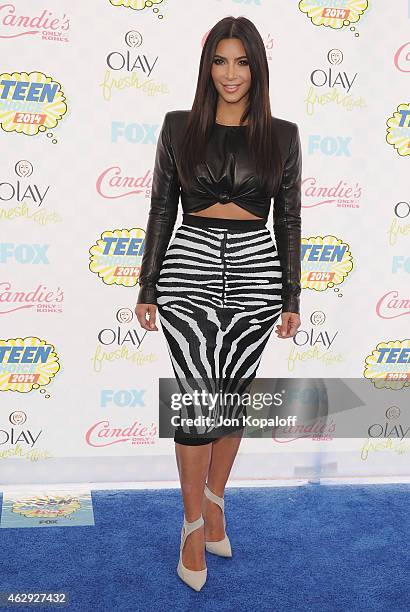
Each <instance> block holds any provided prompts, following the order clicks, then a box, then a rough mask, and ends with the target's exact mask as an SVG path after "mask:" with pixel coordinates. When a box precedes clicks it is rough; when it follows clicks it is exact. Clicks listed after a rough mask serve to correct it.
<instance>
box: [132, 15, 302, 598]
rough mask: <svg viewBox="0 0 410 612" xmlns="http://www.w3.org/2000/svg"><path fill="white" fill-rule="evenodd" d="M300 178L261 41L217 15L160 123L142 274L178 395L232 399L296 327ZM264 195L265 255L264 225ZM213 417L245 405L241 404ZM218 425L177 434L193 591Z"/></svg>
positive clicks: (228, 431) (230, 431)
mask: <svg viewBox="0 0 410 612" xmlns="http://www.w3.org/2000/svg"><path fill="white" fill-rule="evenodd" d="M301 169H302V160H301V146H300V138H299V131H298V126H297V125H296V124H295V123H293V122H290V121H286V120H284V119H278V118H276V117H273V116H272V115H271V110H270V102H269V70H268V64H267V60H266V52H265V47H264V44H263V41H262V38H261V36H260V34H259V32H258V31H257V29H256V28H255V26H254V24H253V23H252V22H251V21H249V20H248V19H246V18H245V17H238V18H234V17H226V18H224V19H222V20H221V21H219V22H218V23H217V24H216V25H215V26H214V27H213V28H212V29H211V30H210V32H209V34H208V36H207V39H206V42H205V44H204V47H203V50H202V55H201V60H200V71H199V78H198V84H197V90H196V95H195V100H194V103H193V105H192V109H191V111H170V112H168V113H166V115H165V119H164V122H163V125H162V129H161V133H160V136H159V140H158V144H157V151H156V158H155V167H154V174H153V182H152V195H151V208H150V212H149V218H148V223H147V228H146V236H145V248H144V254H143V259H142V265H141V271H140V276H139V285H140V290H139V294H138V300H137V306H136V314H137V317H138V320H139V323H140V325H141V327H142V328H143V329H146V330H148V331H152V330H155V331H158V328H157V326H156V309H157V308H158V313H159V317H160V321H161V326H162V329H163V331H164V334H165V338H166V342H167V348H168V351H169V354H170V358H171V362H172V366H173V369H174V372H175V376H176V379H177V380H178V382H179V384H180V387H181V388H185V389H186V388H187V385H188V387H189V388H190V389H192V390H193V389H194V388H206V389H208V390H209V389H210V388H212V389H214V390H215V389H218V390H219V391H220V390H221V389H222V390H227V391H228V392H229V391H232V390H234V391H238V390H239V391H240V392H243V391H244V390H246V389H248V388H249V383H250V382H251V381H252V379H253V378H254V377H255V375H256V370H257V367H258V365H259V362H260V359H261V356H262V353H263V349H264V347H265V346H266V343H267V341H268V339H269V336H270V334H271V332H272V330H273V327H274V325H275V323H276V321H277V320H278V318H279V315H280V314H281V317H282V323H281V324H278V325H277V326H276V334H277V335H278V337H280V338H290V337H292V336H294V335H295V333H296V331H297V329H298V327H299V326H300V315H299V312H300V308H299V300H300V290H301V287H300V245H301V218H300V191H301ZM180 196H181V203H182V209H183V219H182V224H181V225H180V226H179V227H178V229H177V231H176V233H175V236H174V238H173V240H172V241H171V244H169V241H170V238H171V235H172V233H173V228H174V225H175V220H176V216H177V211H178V202H179V197H180ZM272 197H274V233H275V239H276V245H275V243H274V242H273V240H272V237H271V233H270V231H269V229H268V228H267V227H266V220H267V217H268V214H269V209H270V203H271V198H272ZM276 246H277V250H276ZM188 380H189V381H191V382H189V383H188V382H187V381H188ZM193 380H194V381H195V382H192V381H193ZM202 383H204V385H202ZM221 384H222V387H221V386H220V385H221ZM190 385H191V386H190ZM239 397H240V396H239ZM206 413H207V414H208V415H209V407H208V406H207V405H203V406H199V408H198V407H196V408H195V410H191V412H189V411H188V413H187V414H188V417H189V416H197V415H198V414H201V415H203V416H204V415H205V414H206ZM217 413H218V415H219V416H221V415H222V416H223V418H225V417H226V416H230V417H232V416H237V415H240V414H244V409H242V407H241V404H240V399H239V401H238V405H234V406H233V407H232V405H231V406H229V408H228V409H226V408H225V407H224V406H222V408H221V406H220V405H218V409H217ZM213 416H215V415H213ZM181 421H182V419H181ZM229 423H230V422H228V425H225V424H216V422H215V421H214V422H213V423H207V424H205V425H204V426H203V427H201V426H196V427H193V426H190V427H188V426H187V425H186V424H180V425H179V426H178V427H177V428H176V430H175V435H174V440H175V452H176V461H177V466H178V471H179V477H180V482H181V490H182V497H183V503H184V523H183V526H182V531H181V543H180V558H179V563H178V567H177V572H178V575H179V576H180V578H181V579H182V580H183V581H184V582H186V584H188V585H189V586H191V587H192V588H194V589H196V590H200V589H201V588H202V586H203V584H204V583H205V581H206V577H207V568H206V564H205V548H206V550H208V551H209V552H212V553H214V554H218V555H221V556H225V557H230V556H232V550H231V545H230V541H229V538H228V535H227V533H226V530H225V527H226V520H225V515H224V490H225V485H226V483H227V480H228V477H229V474H230V471H231V468H232V465H233V462H234V460H235V457H236V454H237V452H238V448H239V444H240V441H241V439H242V434H243V429H244V427H243V425H242V426H240V424H239V425H238V423H237V422H236V423H234V422H233V421H232V424H229ZM204 494H205V495H204ZM188 536H189V537H188Z"/></svg>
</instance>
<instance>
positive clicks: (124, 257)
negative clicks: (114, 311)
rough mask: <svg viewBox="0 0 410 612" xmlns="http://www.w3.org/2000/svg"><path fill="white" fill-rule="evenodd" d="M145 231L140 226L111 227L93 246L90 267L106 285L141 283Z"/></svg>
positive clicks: (132, 285)
mask: <svg viewBox="0 0 410 612" xmlns="http://www.w3.org/2000/svg"><path fill="white" fill-rule="evenodd" d="M144 239H145V231H144V230H143V229H141V228H140V227H133V228H131V229H115V230H107V231H106V232H103V233H102V234H101V238H99V239H98V240H97V242H96V243H95V244H94V245H93V246H92V247H91V248H90V270H91V272H94V273H95V274H98V276H99V277H100V278H101V279H102V281H103V282H104V283H105V284H106V285H124V286H125V287H134V286H135V285H137V283H138V277H139V273H140V269H141V261H142V255H143V252H144Z"/></svg>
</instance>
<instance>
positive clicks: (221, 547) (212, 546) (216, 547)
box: [205, 484, 232, 557]
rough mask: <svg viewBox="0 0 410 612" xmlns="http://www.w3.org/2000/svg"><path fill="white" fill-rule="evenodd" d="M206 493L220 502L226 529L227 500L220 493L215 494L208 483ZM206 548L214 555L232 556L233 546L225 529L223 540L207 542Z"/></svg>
mask: <svg viewBox="0 0 410 612" xmlns="http://www.w3.org/2000/svg"><path fill="white" fill-rule="evenodd" d="M205 495H206V496H207V498H208V499H210V500H211V501H213V502H215V503H216V504H218V506H219V507H220V508H221V510H222V517H223V522H224V529H226V519H225V502H224V499H223V497H219V495H215V493H213V492H212V491H211V489H209V487H208V486H207V484H205ZM205 548H206V550H207V551H208V552H210V553H213V554H214V555H219V556H220V557H232V548H231V543H230V541H229V538H228V536H227V534H226V531H225V537H224V538H223V540H218V541H217V542H205Z"/></svg>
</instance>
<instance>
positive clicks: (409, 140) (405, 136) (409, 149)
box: [386, 104, 410, 155]
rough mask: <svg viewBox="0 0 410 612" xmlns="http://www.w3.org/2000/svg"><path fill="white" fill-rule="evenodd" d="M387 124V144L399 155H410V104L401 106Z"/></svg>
mask: <svg viewBox="0 0 410 612" xmlns="http://www.w3.org/2000/svg"><path fill="white" fill-rule="evenodd" d="M386 123H387V136H386V140H387V142H388V143H389V144H391V145H393V147H394V148H395V149H396V151H397V153H398V154H399V155H410V104H400V105H399V106H398V107H397V110H396V111H395V112H394V113H393V116H392V117H389V119H388V120H387V122H386Z"/></svg>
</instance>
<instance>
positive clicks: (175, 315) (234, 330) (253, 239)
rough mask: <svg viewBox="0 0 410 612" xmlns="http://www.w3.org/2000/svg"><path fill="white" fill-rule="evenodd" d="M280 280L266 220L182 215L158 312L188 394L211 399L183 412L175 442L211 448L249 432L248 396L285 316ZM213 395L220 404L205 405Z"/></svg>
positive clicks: (167, 258)
mask: <svg viewBox="0 0 410 612" xmlns="http://www.w3.org/2000/svg"><path fill="white" fill-rule="evenodd" d="M281 279H282V271H281V267H280V262H279V256H278V252H277V250H276V245H275V243H274V241H273V239H272V236H271V233H270V231H269V229H268V228H267V227H266V219H260V220H259V219H250V220H246V219H219V218H210V217H200V216H196V215H190V214H188V213H184V214H183V218H182V223H181V225H180V226H179V227H178V228H177V230H176V232H175V234H174V237H173V239H172V240H171V242H170V244H169V246H168V249H167V251H166V253H165V257H164V260H163V263H162V267H161V272H160V275H159V277H158V280H157V284H156V291H157V308H158V315H159V320H160V322H161V327H162V330H163V332H164V336H165V339H166V344H167V348H168V352H169V355H170V358H171V363H172V367H173V370H174V373H175V377H176V380H177V381H178V385H179V388H180V390H181V392H183V393H192V392H193V391H194V390H196V391H197V392H198V393H202V392H204V393H206V394H207V395H203V394H202V401H201V402H195V403H193V405H191V406H184V407H183V408H182V409H181V411H180V412H181V414H180V415H179V416H180V421H179V424H178V425H177V426H176V428H175V429H174V431H175V435H174V441H175V442H179V443H180V444H188V445H197V444H209V443H210V442H212V441H213V440H215V439H216V438H219V437H222V436H225V435H227V434H230V433H233V432H240V431H241V430H242V429H243V427H244V425H243V424H242V422H243V417H246V406H245V405H243V402H242V394H244V393H246V394H248V392H249V387H250V383H251V382H252V380H253V378H254V377H255V376H256V371H257V368H258V365H259V362H260V360H261V357H262V353H263V349H264V347H265V346H266V343H267V342H268V340H269V337H270V335H271V332H272V330H273V328H274V325H275V323H276V321H277V320H278V318H279V315H280V313H281V310H282V299H281V290H282V280H281ZM211 394H213V396H214V398H215V399H214V400H213V402H214V403H213V404H211V401H210V400H209V401H208V400H206V401H204V398H208V396H210V395H211ZM189 419H191V420H189ZM187 422H188V424H187ZM234 435H235V434H234Z"/></svg>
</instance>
